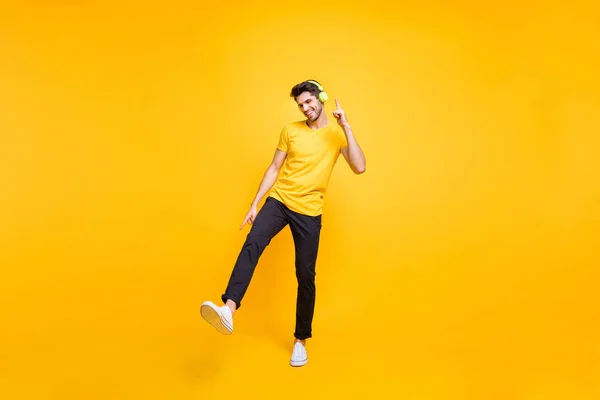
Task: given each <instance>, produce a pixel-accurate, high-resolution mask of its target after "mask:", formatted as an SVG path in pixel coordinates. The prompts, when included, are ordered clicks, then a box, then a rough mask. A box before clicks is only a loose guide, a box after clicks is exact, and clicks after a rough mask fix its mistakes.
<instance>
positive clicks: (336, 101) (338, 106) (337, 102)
mask: <svg viewBox="0 0 600 400" xmlns="http://www.w3.org/2000/svg"><path fill="white" fill-rule="evenodd" d="M335 105H336V106H337V108H338V110H341V109H342V107H340V102H339V101H338V99H337V98H336V99H335Z"/></svg>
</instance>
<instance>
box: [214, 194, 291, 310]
mask: <svg viewBox="0 0 600 400" xmlns="http://www.w3.org/2000/svg"><path fill="white" fill-rule="evenodd" d="M287 224H288V220H287V215H286V213H285V210H284V208H283V205H282V204H281V203H279V202H278V201H277V200H275V199H272V198H267V200H266V201H265V204H264V206H263V207H262V208H261V210H260V211H259V212H258V214H257V215H256V219H255V220H254V224H252V226H251V228H250V232H249V233H248V235H247V237H246V241H245V242H244V245H243V246H242V249H241V251H240V253H239V255H238V258H237V261H236V263H235V266H234V268H233V271H232V272H231V276H230V278H229V283H228V285H227V289H226V290H225V293H224V294H223V295H222V296H221V299H222V300H223V302H224V303H227V301H228V300H230V301H233V302H234V303H235V305H236V308H239V307H240V305H241V302H242V298H243V297H244V295H245V294H246V290H247V289H248V286H249V285H250V281H251V279H252V276H253V274H254V270H255V268H256V265H257V264H258V260H259V258H260V256H261V255H262V253H263V251H264V250H265V248H266V247H267V246H268V245H269V243H270V242H271V240H272V239H273V238H274V237H275V235H277V234H278V233H279V232H280V231H281V230H282V229H283V228H284V227H285V226H286V225H287Z"/></svg>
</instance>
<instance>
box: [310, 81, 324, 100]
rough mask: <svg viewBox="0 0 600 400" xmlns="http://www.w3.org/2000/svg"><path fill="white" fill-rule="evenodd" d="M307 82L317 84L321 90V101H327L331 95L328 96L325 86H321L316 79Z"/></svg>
mask: <svg viewBox="0 0 600 400" xmlns="http://www.w3.org/2000/svg"><path fill="white" fill-rule="evenodd" d="M307 82H310V83H312V84H314V85H316V86H317V88H318V89H319V92H320V93H319V101H320V102H321V103H325V102H326V101H327V99H328V98H329V96H327V93H325V91H324V90H323V86H321V85H320V84H319V82H316V81H307Z"/></svg>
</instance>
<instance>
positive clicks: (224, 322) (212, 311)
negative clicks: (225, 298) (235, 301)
mask: <svg viewBox="0 0 600 400" xmlns="http://www.w3.org/2000/svg"><path fill="white" fill-rule="evenodd" d="M200 315H202V318H204V319H205V320H206V321H207V322H208V323H209V324H211V325H212V326H214V327H215V329H216V330H217V331H219V332H221V333H222V334H224V335H231V334H232V333H233V316H232V315H231V309H230V308H229V307H227V306H222V307H217V306H216V305H215V304H214V303H213V302H212V301H205V302H204V303H202V306H200Z"/></svg>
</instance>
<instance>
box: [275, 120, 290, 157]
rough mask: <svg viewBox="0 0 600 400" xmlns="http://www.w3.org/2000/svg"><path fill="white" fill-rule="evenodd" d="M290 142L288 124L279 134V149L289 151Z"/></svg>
mask: <svg viewBox="0 0 600 400" xmlns="http://www.w3.org/2000/svg"><path fill="white" fill-rule="evenodd" d="M288 144H289V131H288V127H287V126H286V127H284V128H283V129H282V130H281V133H280V134H279V143H277V150H281V151H283V152H284V153H287V151H288Z"/></svg>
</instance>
